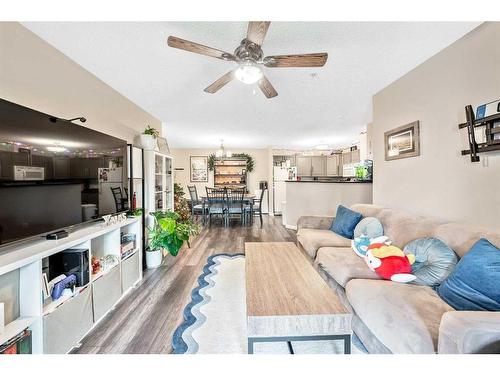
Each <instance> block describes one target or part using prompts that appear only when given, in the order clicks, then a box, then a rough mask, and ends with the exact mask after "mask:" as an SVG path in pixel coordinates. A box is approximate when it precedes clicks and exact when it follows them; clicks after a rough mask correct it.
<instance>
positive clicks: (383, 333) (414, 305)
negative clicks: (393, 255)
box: [346, 279, 453, 354]
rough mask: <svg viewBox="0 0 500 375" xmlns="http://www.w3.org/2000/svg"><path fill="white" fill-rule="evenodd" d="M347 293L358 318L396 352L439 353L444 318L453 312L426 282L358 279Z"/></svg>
mask: <svg viewBox="0 0 500 375" xmlns="http://www.w3.org/2000/svg"><path fill="white" fill-rule="evenodd" d="M346 294H347V298H348V300H349V302H350V304H351V306H352V307H353V309H354V311H355V312H356V314H357V315H358V317H359V318H360V319H361V320H362V321H363V323H364V324H366V325H367V326H368V327H369V328H370V330H371V331H372V333H373V334H374V335H375V336H376V337H377V339H378V340H379V341H380V342H381V343H382V344H384V345H385V346H386V347H387V348H388V349H389V350H390V351H391V352H393V353H423V354H425V353H429V354H430V353H435V352H436V351H437V342H438V336H439V324H440V321H441V317H442V315H443V314H444V313H445V312H448V311H453V308H452V307H451V306H449V305H448V304H447V303H446V302H444V301H443V300H442V299H441V298H439V296H438V295H437V293H436V292H435V291H434V290H432V288H430V287H427V286H422V285H413V284H400V283H395V282H392V281H384V280H362V279H355V280H351V281H349V282H348V283H347V285H346ZM403 332H404V334H403Z"/></svg>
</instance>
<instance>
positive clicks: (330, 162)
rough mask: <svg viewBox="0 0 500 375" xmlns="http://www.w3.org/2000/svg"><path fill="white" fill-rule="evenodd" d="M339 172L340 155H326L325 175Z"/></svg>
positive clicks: (333, 174)
mask: <svg viewBox="0 0 500 375" xmlns="http://www.w3.org/2000/svg"><path fill="white" fill-rule="evenodd" d="M339 174H340V155H330V156H327V157H326V175H327V176H338V175H339Z"/></svg>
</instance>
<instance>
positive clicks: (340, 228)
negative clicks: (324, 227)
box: [330, 204, 363, 240]
mask: <svg viewBox="0 0 500 375" xmlns="http://www.w3.org/2000/svg"><path fill="white" fill-rule="evenodd" d="M362 218H363V215H361V214H360V213H359V212H356V211H353V210H351V209H349V208H347V207H344V206H342V205H341V204H340V205H339V206H338V207H337V214H336V215H335V219H334V220H333V223H332V227H331V228H330V229H331V230H332V231H333V232H335V233H337V234H338V235H340V236H343V237H345V238H349V239H351V240H352V239H353V238H354V228H356V225H358V223H359V222H360V221H361V219H362Z"/></svg>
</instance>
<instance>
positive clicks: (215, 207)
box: [205, 187, 227, 226]
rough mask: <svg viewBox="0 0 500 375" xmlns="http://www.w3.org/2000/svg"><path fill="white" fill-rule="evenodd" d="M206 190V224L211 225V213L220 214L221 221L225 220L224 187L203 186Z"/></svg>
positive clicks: (225, 199)
mask: <svg viewBox="0 0 500 375" xmlns="http://www.w3.org/2000/svg"><path fill="white" fill-rule="evenodd" d="M205 189H206V191H207V203H208V207H207V215H208V217H207V219H208V225H209V226H210V225H212V215H220V216H221V219H222V223H223V224H225V223H226V221H227V217H226V216H227V191H226V189H219V188H209V187H205Z"/></svg>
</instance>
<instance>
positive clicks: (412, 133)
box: [384, 121, 420, 160]
mask: <svg viewBox="0 0 500 375" xmlns="http://www.w3.org/2000/svg"><path fill="white" fill-rule="evenodd" d="M384 148H385V160H395V159H402V158H411V157H413V156H418V155H420V129H419V122H418V121H414V122H412V123H410V124H406V125H403V126H400V127H398V128H396V129H392V130H389V131H386V132H385V133H384Z"/></svg>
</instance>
